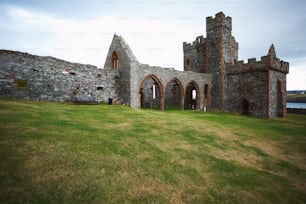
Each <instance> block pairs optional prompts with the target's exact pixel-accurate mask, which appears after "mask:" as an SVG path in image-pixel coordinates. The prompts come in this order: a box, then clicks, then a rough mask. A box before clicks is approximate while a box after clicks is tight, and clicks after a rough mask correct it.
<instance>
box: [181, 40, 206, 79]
mask: <svg viewBox="0 0 306 204" xmlns="http://www.w3.org/2000/svg"><path fill="white" fill-rule="evenodd" d="M205 41H206V39H205V38H203V36H199V37H197V38H196V40H195V41H194V42H193V43H192V44H191V43H186V42H184V43H183V51H184V70H185V71H193V72H198V73H206V68H205V63H206V61H205V57H206V43H205Z"/></svg>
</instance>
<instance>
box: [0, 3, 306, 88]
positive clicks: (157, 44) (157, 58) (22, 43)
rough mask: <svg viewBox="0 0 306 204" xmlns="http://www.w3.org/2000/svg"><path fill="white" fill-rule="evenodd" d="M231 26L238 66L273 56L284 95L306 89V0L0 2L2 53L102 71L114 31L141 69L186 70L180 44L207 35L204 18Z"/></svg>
mask: <svg viewBox="0 0 306 204" xmlns="http://www.w3.org/2000/svg"><path fill="white" fill-rule="evenodd" d="M220 11H223V12H224V14H225V15H226V16H231V17H232V21H233V30H232V34H233V35H234V37H235V38H236V41H237V42H238V43H239V53H238V54H239V60H245V61H246V60H247V59H248V58H253V57H256V58H257V59H260V57H261V56H264V55H266V54H267V52H268V49H269V47H270V45H271V44H272V43H274V45H275V49H276V54H277V56H278V57H279V58H281V59H282V60H285V61H288V62H289V63H290V70H289V74H288V76H287V89H288V90H293V89H306V39H305V36H306V35H305V33H306V1H305V0H268V1H267V0H253V1H245V0H189V1H186V0H183V1H180V0H150V1H146V0H126V1H123V0H121V1H120V0H52V1H51V0H1V1H0V49H10V50H18V51H23V52H28V53H32V54H37V55H43V56H45V55H48V56H54V57H57V58H61V59H64V60H68V61H72V62H80V63H86V64H93V65H96V66H98V67H101V68H103V66H104V62H105V59H106V54H107V51H108V48H109V45H110V43H111V40H112V37H113V34H114V33H117V34H119V35H121V36H122V37H123V38H124V39H125V40H126V41H127V43H128V44H129V46H130V47H131V49H132V50H133V52H134V54H135V56H136V58H137V59H138V61H140V62H141V63H145V64H150V65H158V66H163V67H174V68H175V69H178V70H182V69H183V48H182V47H183V45H182V44H183V42H184V41H187V42H192V41H193V40H195V38H196V37H197V36H199V35H204V37H205V36H206V30H205V29H206V17H207V16H214V15H215V14H216V13H218V12H220Z"/></svg>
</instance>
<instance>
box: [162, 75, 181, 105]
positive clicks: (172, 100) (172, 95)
mask: <svg viewBox="0 0 306 204" xmlns="http://www.w3.org/2000/svg"><path fill="white" fill-rule="evenodd" d="M165 93H166V94H165V109H180V110H184V98H183V96H184V94H183V93H184V90H183V86H182V84H181V82H180V81H179V80H178V79H176V78H174V79H172V80H171V81H170V82H169V83H168V84H167V86H166V91H165Z"/></svg>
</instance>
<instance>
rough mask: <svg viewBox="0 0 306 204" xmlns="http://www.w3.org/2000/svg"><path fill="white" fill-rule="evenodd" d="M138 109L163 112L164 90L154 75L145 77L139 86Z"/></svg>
mask: <svg viewBox="0 0 306 204" xmlns="http://www.w3.org/2000/svg"><path fill="white" fill-rule="evenodd" d="M139 94H140V97H139V104H140V108H151V109H160V110H164V90H163V86H162V83H161V82H160V80H159V79H158V78H157V77H156V76H155V75H148V76H146V77H145V78H144V79H143V80H142V81H141V82H140V85H139Z"/></svg>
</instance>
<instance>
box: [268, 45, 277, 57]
mask: <svg viewBox="0 0 306 204" xmlns="http://www.w3.org/2000/svg"><path fill="white" fill-rule="evenodd" d="M268 55H269V56H271V57H272V58H276V53H275V48H274V44H273V43H272V45H271V46H270V48H269V51H268Z"/></svg>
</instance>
